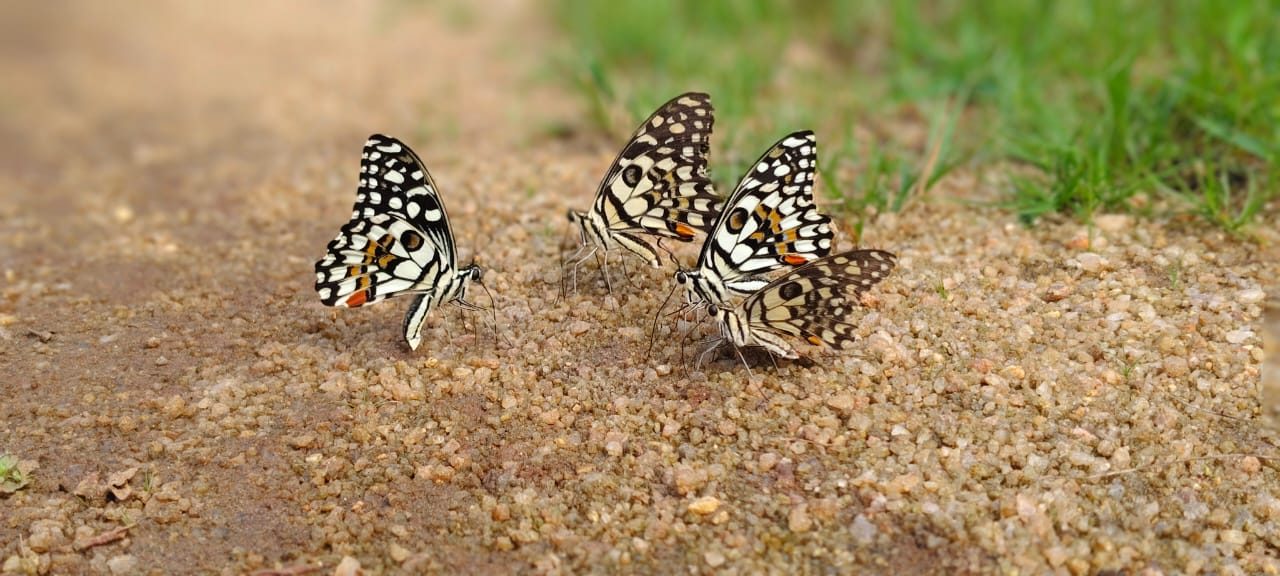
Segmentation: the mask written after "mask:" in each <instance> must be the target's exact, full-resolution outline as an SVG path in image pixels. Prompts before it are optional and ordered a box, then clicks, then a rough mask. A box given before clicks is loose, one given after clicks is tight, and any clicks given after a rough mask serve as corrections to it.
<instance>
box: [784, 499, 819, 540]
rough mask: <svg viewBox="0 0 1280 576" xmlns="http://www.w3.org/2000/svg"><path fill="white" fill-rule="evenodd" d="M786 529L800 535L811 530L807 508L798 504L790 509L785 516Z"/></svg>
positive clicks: (811, 522) (810, 519)
mask: <svg viewBox="0 0 1280 576" xmlns="http://www.w3.org/2000/svg"><path fill="white" fill-rule="evenodd" d="M787 528H789V529H790V530H791V531H792V532H796V533H802V532H808V531H809V530H811V529H813V519H812V518H810V517H809V507H808V506H805V505H804V504H799V505H797V506H794V507H792V508H791V512H790V513H788V514H787Z"/></svg>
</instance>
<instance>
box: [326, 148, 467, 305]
mask: <svg viewBox="0 0 1280 576" xmlns="http://www.w3.org/2000/svg"><path fill="white" fill-rule="evenodd" d="M456 275H457V255H456V252H455V250H454V245H453V232H452V231H451V230H450V229H449V219H448V217H447V216H446V214H445V210H444V204H443V203H441V201H440V193H439V189H438V188H437V187H436V185H435V182H434V181H432V179H431V174H430V173H428V172H427V168H426V166H424V165H423V163H422V160H421V159H419V158H418V155H417V154H414V153H413V150H410V149H409V147H408V146H406V145H404V143H402V142H400V141H399V140H397V139H395V138H392V137H390V136H383V135H381V134H374V135H373V136H370V137H369V140H368V142H366V143H365V145H364V153H363V156H362V157H361V161H360V187H359V190H358V191H357V193H356V203H355V208H354V209H353V210H352V212H351V221H349V222H347V223H346V225H344V226H343V227H342V230H341V231H340V232H339V233H338V236H337V237H336V238H334V239H333V241H331V242H329V245H328V246H327V247H326V249H325V255H324V257H322V258H320V260H319V261H317V262H316V292H317V293H319V295H320V301H321V302H323V303H324V304H325V305H327V306H344V307H356V306H362V305H365V304H370V303H373V302H378V301H380V300H383V299H385V298H388V297H390V296H395V295H398V294H406V293H417V294H422V293H430V292H432V291H433V290H437V289H438V288H442V287H446V286H449V285H450V282H451V281H452V280H453V279H454V278H455V276H456Z"/></svg>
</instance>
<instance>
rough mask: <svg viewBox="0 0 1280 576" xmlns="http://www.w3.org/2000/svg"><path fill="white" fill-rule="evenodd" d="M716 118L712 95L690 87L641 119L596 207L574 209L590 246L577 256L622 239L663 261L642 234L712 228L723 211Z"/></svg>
mask: <svg viewBox="0 0 1280 576" xmlns="http://www.w3.org/2000/svg"><path fill="white" fill-rule="evenodd" d="M713 122H714V118H713V109H712V107H711V97H710V96H708V95H706V94H701V93H697V92H689V93H686V94H681V95H680V96H677V97H675V98H673V99H672V100H671V101H669V102H667V103H666V104H663V105H662V106H661V107H660V108H658V110H657V111H656V112H654V113H653V115H652V116H649V118H648V119H647V120H645V121H644V123H643V124H641V125H640V127H639V128H638V129H637V130H636V133H635V135H634V136H633V137H632V138H631V141H630V142H627V145H626V146H624V147H623V148H622V152H620V153H619V154H618V157H617V158H615V159H614V161H613V164H611V165H610V166H609V171H608V172H606V173H605V177H604V179H603V180H601V181H600V186H599V188H598V189H597V190H596V199H595V203H594V204H592V206H591V210H590V211H586V212H583V211H578V210H570V211H569V222H571V223H573V224H576V225H577V226H578V232H579V240H580V242H581V244H582V247H583V248H584V249H586V248H588V247H590V250H589V251H588V252H587V254H586V255H584V256H583V257H582V258H581V259H579V260H577V261H576V262H578V263H580V262H582V261H583V260H585V259H586V258H587V257H589V256H590V255H591V254H594V253H595V251H596V250H602V251H605V252H606V253H607V251H609V250H612V249H613V248H615V247H617V246H621V247H622V248H625V249H627V250H628V251H630V252H632V253H635V254H637V255H639V256H640V257H641V258H644V259H645V260H646V261H647V262H648V263H649V264H650V265H651V266H653V267H654V268H657V267H658V266H659V265H660V260H659V258H658V253H657V251H656V250H654V248H653V246H651V245H650V244H649V243H648V242H647V241H645V240H644V239H643V238H641V237H640V235H642V234H647V235H650V236H657V237H658V238H659V239H662V238H674V239H676V240H679V241H681V242H689V241H691V240H693V235H694V232H695V231H703V232H705V231H706V230H707V228H708V227H709V226H710V224H711V219H712V217H713V216H714V215H715V214H716V213H717V212H719V210H720V198H719V197H718V196H716V194H715V190H714V187H713V185H712V183H711V179H710V177H708V176H707V153H708V152H709V151H710V149H711V143H710V139H711V125H712V123H713Z"/></svg>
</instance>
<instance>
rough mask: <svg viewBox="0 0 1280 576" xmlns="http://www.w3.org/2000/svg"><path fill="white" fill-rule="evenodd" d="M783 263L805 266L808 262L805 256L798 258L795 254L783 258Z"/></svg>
mask: <svg viewBox="0 0 1280 576" xmlns="http://www.w3.org/2000/svg"><path fill="white" fill-rule="evenodd" d="M782 261H783V262H786V263H787V264H790V265H792V266H799V265H801V264H804V263H805V262H808V260H805V258H804V256H797V255H795V254H787V255H785V256H783V257H782Z"/></svg>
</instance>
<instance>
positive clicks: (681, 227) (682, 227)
mask: <svg viewBox="0 0 1280 576" xmlns="http://www.w3.org/2000/svg"><path fill="white" fill-rule="evenodd" d="M676 234H679V235H680V237H681V238H693V228H690V227H689V226H688V225H687V224H685V223H683V222H676Z"/></svg>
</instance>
